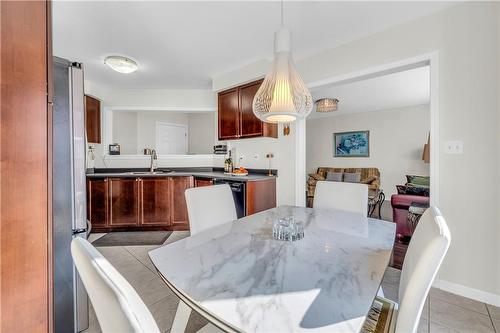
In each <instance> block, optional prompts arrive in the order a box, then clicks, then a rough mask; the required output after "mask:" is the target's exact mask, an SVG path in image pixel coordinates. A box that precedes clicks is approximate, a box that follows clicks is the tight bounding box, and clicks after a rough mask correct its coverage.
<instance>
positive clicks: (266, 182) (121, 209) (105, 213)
mask: <svg viewBox="0 0 500 333" xmlns="http://www.w3.org/2000/svg"><path fill="white" fill-rule="evenodd" d="M212 184H213V180H212V179H209V178H198V177H197V178H196V179H195V178H194V177H193V176H176V177H145V178H140V177H138V178H133V177H131V178H125V177H124V178H88V179H87V218H88V219H89V221H90V223H91V224H92V230H93V231H94V232H109V231H124V230H189V218H188V212H187V205H186V198H185V196H184V192H185V191H186V189H188V188H191V187H194V186H197V187H199V186H209V185H212ZM273 207H276V179H275V178H269V179H267V178H264V179H262V180H256V181H249V182H247V184H246V212H245V213H246V214H245V215H251V214H255V213H258V212H261V211H263V210H266V209H270V208H273Z"/></svg>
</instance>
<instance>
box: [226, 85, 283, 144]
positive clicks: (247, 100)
mask: <svg viewBox="0 0 500 333" xmlns="http://www.w3.org/2000/svg"><path fill="white" fill-rule="evenodd" d="M262 81H263V80H258V81H255V82H251V83H248V84H245V85H242V86H239V87H236V88H232V89H229V90H226V91H223V92H220V93H219V103H218V106H219V108H218V117H219V140H231V139H242V138H255V137H261V136H266V137H272V138H277V137H278V126H277V125H276V124H268V123H264V122H262V121H260V119H259V118H257V117H256V116H255V115H254V114H253V110H252V104H253V98H254V96H255V94H256V93H257V91H258V90H259V87H260V85H261V84H262Z"/></svg>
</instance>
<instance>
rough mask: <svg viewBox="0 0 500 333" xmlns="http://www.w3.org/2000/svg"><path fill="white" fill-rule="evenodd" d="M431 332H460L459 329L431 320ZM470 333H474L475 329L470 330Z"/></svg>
mask: <svg viewBox="0 0 500 333" xmlns="http://www.w3.org/2000/svg"><path fill="white" fill-rule="evenodd" d="M429 333H459V331H457V330H454V329H452V328H449V327H446V326H443V325H440V324H438V323H435V322H432V321H431V322H430V332H429ZM468 333H473V331H470V332H468Z"/></svg>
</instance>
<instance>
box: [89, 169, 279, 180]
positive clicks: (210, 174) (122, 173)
mask: <svg viewBox="0 0 500 333" xmlns="http://www.w3.org/2000/svg"><path fill="white" fill-rule="evenodd" d="M249 171H250V173H249V174H248V175H247V176H232V175H226V174H224V172H223V171H213V170H212V171H211V170H203V169H201V170H196V169H194V170H171V171H169V170H164V171H162V170H161V169H160V170H159V172H154V173H150V172H148V171H142V170H140V171H126V170H119V171H115V170H111V171H110V172H107V171H104V170H102V169H101V170H100V171H99V172H94V173H92V172H87V178H107V177H117V178H128V177H131V178H136V177H141V178H148V177H177V176H178V177H180V176H194V177H200V178H218V179H230V180H234V181H241V182H248V181H257V180H264V179H270V178H276V177H277V176H276V175H273V176H268V175H266V174H262V173H252V172H251V170H249Z"/></svg>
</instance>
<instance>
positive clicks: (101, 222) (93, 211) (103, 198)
mask: <svg viewBox="0 0 500 333" xmlns="http://www.w3.org/2000/svg"><path fill="white" fill-rule="evenodd" d="M108 199H109V197H108V179H106V178H104V179H89V180H87V219H88V220H89V221H90V223H91V224H92V228H105V227H107V226H108V208H109V201H108Z"/></svg>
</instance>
